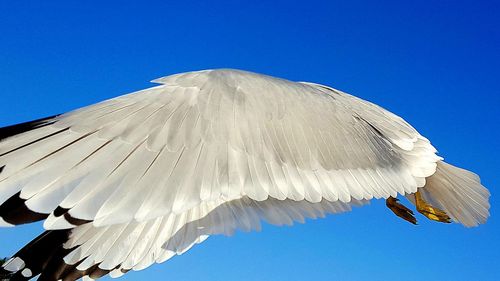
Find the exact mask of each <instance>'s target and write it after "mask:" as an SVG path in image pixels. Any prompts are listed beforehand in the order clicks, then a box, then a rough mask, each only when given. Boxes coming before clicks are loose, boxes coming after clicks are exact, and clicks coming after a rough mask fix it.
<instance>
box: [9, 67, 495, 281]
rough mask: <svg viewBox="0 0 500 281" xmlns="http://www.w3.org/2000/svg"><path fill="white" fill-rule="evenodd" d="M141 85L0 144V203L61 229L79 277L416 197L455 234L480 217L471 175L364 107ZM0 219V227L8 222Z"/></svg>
mask: <svg viewBox="0 0 500 281" xmlns="http://www.w3.org/2000/svg"><path fill="white" fill-rule="evenodd" d="M153 82H156V83H160V84H161V85H159V86H156V87H153V88H149V89H145V90H142V91H139V92H136V93H132V94H128V95H124V96H121V97H117V98H114V99H111V100H108V101H104V102H101V103H99V104H95V105H91V106H88V107H84V108H82V109H78V110H76V111H73V112H69V113H66V114H63V115H60V116H57V117H54V118H52V119H48V120H44V121H43V122H42V123H40V124H37V126H35V127H34V128H31V129H30V130H27V131H23V132H21V133H18V134H10V135H9V136H8V137H7V138H5V139H3V140H1V142H0V167H3V170H2V171H1V173H0V204H4V205H5V206H7V205H8V206H11V205H12V204H11V203H10V204H6V203H5V202H10V201H9V198H14V197H16V195H17V197H16V198H18V201H19V200H20V202H22V203H24V204H25V205H26V206H27V208H28V209H29V210H30V211H32V212H35V213H41V214H45V216H47V215H48V217H47V218H46V220H45V222H44V227H45V228H46V229H48V230H57V229H72V230H71V231H70V236H69V240H68V239H66V240H68V241H64V243H65V244H64V248H66V249H72V251H69V252H67V253H66V252H65V253H64V254H65V257H64V261H65V262H66V263H67V264H69V265H77V267H76V270H79V271H81V272H84V271H85V270H87V269H89V268H91V267H92V266H94V267H95V266H96V265H98V267H99V268H101V269H103V270H109V271H111V273H110V274H111V275H112V276H119V275H121V274H123V273H124V272H126V271H127V270H130V269H136V270H137V269H142V268H145V267H147V266H149V265H150V264H151V263H153V262H163V261H165V260H166V259H168V258H170V257H171V256H173V255H175V254H181V253H183V252H185V251H186V250H187V249H189V248H190V247H191V246H192V245H193V244H196V243H200V242H202V241H203V240H204V239H205V238H206V237H208V235H213V234H221V233H223V234H231V233H233V232H234V231H235V230H236V229H242V230H247V231H249V230H252V229H257V228H259V225H260V220H262V219H264V220H266V221H268V222H270V223H273V224H278V225H281V224H291V223H292V222H293V221H303V220H304V218H315V217H318V216H324V215H325V214H328V213H337V212H341V211H347V210H349V209H350V208H351V205H353V204H354V205H361V204H363V203H365V202H367V201H368V200H370V199H372V198H388V197H391V196H392V197H396V196H397V195H398V194H401V195H409V197H411V195H410V194H412V193H415V192H416V191H417V189H419V190H421V191H422V193H423V196H424V197H425V198H426V199H427V200H429V201H430V202H433V203H435V204H436V205H437V206H439V207H440V208H442V209H443V210H444V211H446V212H447V213H448V214H449V215H450V217H451V218H452V219H454V220H455V221H457V222H460V223H462V224H464V225H466V226H474V225H477V224H478V223H483V222H485V220H486V219H487V217H488V215H489V213H488V209H489V203H488V197H489V193H488V191H487V190H486V189H485V188H484V187H483V186H481V184H480V182H479V178H478V177H477V176H475V175H473V174H472V173H470V172H467V171H465V170H461V169H458V168H455V167H453V166H451V165H448V164H446V163H444V162H442V158H440V157H439V156H437V155H436V154H435V153H436V150H435V149H434V147H433V146H432V145H431V144H430V142H429V141H428V140H427V139H426V138H425V137H423V136H421V135H420V134H419V133H418V132H417V131H416V130H415V129H414V128H413V127H411V126H410V125H409V124H408V123H406V122H405V121H404V120H403V119H401V118H400V117H398V116H396V115H394V114H392V113H390V112H388V111H386V110H384V109H383V108H381V107H379V106H377V105H374V104H372V103H370V102H367V101H364V100H361V99H358V98H356V97H354V96H351V95H348V94H346V93H343V92H341V91H338V90H335V89H333V88H330V87H326V86H322V85H318V84H312V83H296V82H291V81H287V80H283V79H278V78H273V77H269V76H264V75H260V74H255V73H250V72H244V71H238V70H206V71H198V72H190V73H182V74H177V75H172V76H167V77H164V78H160V79H157V80H154V81H153ZM436 170H437V172H436ZM410 199H411V200H412V198H410ZM10 200H13V199H10ZM0 214H2V213H1V212H0ZM63 214H64V215H63ZM7 217H8V216H3V218H2V217H0V226H1V225H4V226H7V225H10V224H16V223H13V222H12V221H11V222H9V219H8V218H7ZM75 221H76V222H75ZM23 222H24V221H23ZM17 270H20V269H17ZM91 273H92V272H91V271H89V272H84V273H82V275H90V276H92V275H91ZM55 280H57V279H55Z"/></svg>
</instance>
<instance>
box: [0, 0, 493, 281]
mask: <svg viewBox="0 0 500 281" xmlns="http://www.w3.org/2000/svg"><path fill="white" fill-rule="evenodd" d="M48 2H49V1H2V3H1V4H0V126H5V125H9V124H13V123H19V122H23V121H27V120H31V119H35V118H40V117H44V116H49V115H54V114H57V113H61V112H65V111H68V110H71V109H75V108H78V107H81V106H84V105H88V104H91V103H94V102H97V101H100V100H103V99H106V98H111V97H114V96H117V95H120V94H124V93H127V92H131V91H134V90H138V89H142V88H145V87H149V86H151V84H150V83H148V81H150V80H151V79H154V78H157V77H159V76H163V75H168V74H172V73H177V72H184V71H190V70H200V69H208V68H221V67H224V68H226V67H227V68H240V69H245V70H250V71H256V72H261V73H266V74H270V75H274V76H279V77H283V78H287V79H291V80H300V81H311V82H318V83H323V84H327V85H331V86H333V87H335V88H338V89H341V90H344V91H346V92H349V93H351V94H354V95H357V96H359V97H362V98H364V99H367V100H370V101H373V102H375V103H377V104H379V105H381V106H383V107H385V108H387V109H389V110H391V111H393V112H395V113H396V114H398V115H401V116H402V117H404V118H405V119H406V120H407V121H409V122H410V123H411V124H413V125H414V126H415V127H416V128H417V129H418V130H419V131H420V132H421V133H422V134H423V135H425V136H427V137H428V138H429V139H431V141H432V142H433V144H434V145H435V146H436V147H437V148H438V150H439V152H440V154H441V155H442V156H444V157H445V158H446V159H447V161H449V162H451V163H453V164H456V165H459V166H462V167H464V168H468V169H471V170H473V171H475V172H477V173H478V174H480V175H481V177H482V180H483V183H484V184H485V185H486V186H487V187H488V188H489V189H490V191H491V192H492V198H491V203H492V209H491V213H492V217H491V219H490V220H489V221H488V223H487V224H486V225H483V226H481V227H479V228H474V229H466V228H464V227H462V226H460V225H457V224H452V225H444V224H438V223H431V222H429V221H427V220H425V218H423V217H422V216H420V215H419V216H418V219H419V220H420V225H418V226H413V225H410V224H409V223H407V222H405V221H402V220H400V219H398V218H396V217H395V216H394V215H393V214H392V213H391V212H390V211H389V210H388V209H386V208H385V205H384V202H383V201H374V202H373V204H371V205H370V206H367V207H364V208H358V209H355V210H354V211H353V212H351V213H347V214H342V215H334V216H330V217H328V218H327V219H323V220H316V221H308V222H307V223H306V224H304V225H301V224H298V225H295V226H293V227H284V228H278V227H273V226H269V225H266V226H265V227H264V229H263V231H262V232H260V233H237V234H236V235H235V236H234V237H231V238H227V237H219V236H217V237H211V238H209V239H208V240H207V241H206V242H204V243H203V244H201V245H198V246H196V247H194V248H193V249H192V250H190V251H189V252H188V253H187V254H185V255H182V256H180V257H175V258H173V259H172V260H170V261H169V262H167V263H164V264H161V265H155V266H152V267H150V268H148V269H147V270H144V271H140V272H133V273H129V274H127V275H125V276H124V277H123V278H122V280H177V281H182V280H186V281H187V280H203V281H212V280H214V281H215V280H217V281H220V280H239V281H246V280H275V281H279V280H286V281H292V280H341V281H344V280H347V281H350V280H353V281H354V280H498V278H499V277H498V276H499V275H500V267H499V266H498V265H499V264H500V238H499V237H500V219H499V218H498V216H497V215H498V213H499V212H498V211H499V210H500V209H499V205H498V204H499V202H498V200H497V198H498V197H497V196H496V194H497V191H498V190H499V189H498V188H499V186H500V176H499V168H500V160H499V159H500V157H499V156H500V130H499V121H500V118H499V117H500V113H499V112H500V109H499V108H500V83H499V80H500V71H499V69H500V52H499V51H500V20H499V18H500V17H499V14H500V5H499V2H498V1H477V0H476V1H400V0H398V1H315V0H308V1H297V2H293V1H290V0H288V1H255V0H254V1H226V2H222V1H203V2H205V3H202V2H199V3H194V2H193V3H189V4H188V3H186V2H188V1H50V3H48ZM104 2H106V3H104ZM171 2H172V3H176V4H171ZM270 2H273V3H272V4H271V3H270ZM40 231H41V228H40V225H39V224H35V225H30V226H23V227H20V228H17V229H0V256H8V255H11V254H12V253H14V252H15V251H16V250H17V249H18V248H20V247H21V246H22V245H23V244H25V243H26V242H28V241H29V240H31V239H32V238H34V237H35V236H36V235H37V234H38V232H40Z"/></svg>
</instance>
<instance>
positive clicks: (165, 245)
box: [6, 197, 365, 280]
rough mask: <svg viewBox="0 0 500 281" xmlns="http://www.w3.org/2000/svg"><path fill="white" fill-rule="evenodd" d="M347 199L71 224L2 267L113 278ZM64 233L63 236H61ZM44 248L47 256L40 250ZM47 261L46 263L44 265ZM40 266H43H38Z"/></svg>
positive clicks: (235, 204)
mask: <svg viewBox="0 0 500 281" xmlns="http://www.w3.org/2000/svg"><path fill="white" fill-rule="evenodd" d="M363 203H365V202H364V201H357V200H353V201H352V202H350V203H343V202H340V201H336V202H329V201H326V200H322V201H321V202H318V203H310V202H307V201H305V200H302V201H293V200H290V199H285V200H278V199H271V198H270V199H268V200H264V201H255V200H252V199H250V198H248V197H243V198H241V199H236V200H231V201H228V202H226V201H224V200H222V199H220V200H216V201H212V202H203V203H201V204H200V205H199V206H197V207H194V208H192V209H190V210H187V211H184V212H182V213H179V214H173V213H171V214H169V215H166V216H161V217H157V218H155V219H151V220H148V221H144V222H137V221H131V222H127V223H123V224H114V225H107V226H101V227H96V226H94V225H93V224H92V223H87V224H84V225H80V226H77V227H75V228H73V229H72V230H71V232H70V234H69V237H68V238H65V239H67V241H66V240H64V239H63V240H61V241H60V242H59V243H57V242H58V241H57V240H56V239H57V238H58V237H61V236H63V235H60V234H59V235H57V234H58V232H59V233H61V234H62V233H64V232H65V231H68V230H55V231H53V232H48V233H45V235H42V236H41V237H40V238H39V239H35V240H34V242H32V243H30V244H29V245H27V246H26V247H25V248H23V249H22V250H21V251H19V252H18V253H17V254H16V255H14V256H13V258H12V259H11V261H10V262H8V263H7V265H6V267H7V269H10V270H11V271H15V272H17V273H16V274H21V272H25V273H26V272H29V273H31V274H32V275H37V274H39V273H41V276H40V279H43V280H60V279H63V280H67V279H69V280H73V279H72V278H69V276H73V277H82V276H85V275H87V276H90V277H91V278H97V277H100V276H102V275H104V274H107V273H109V274H110V275H111V276H112V277H118V276H120V275H122V274H123V273H126V272H128V271H129V270H142V269H144V268H146V267H148V266H150V265H152V264H153V263H161V262H164V261H166V260H168V259H170V258H172V257H174V256H175V255H180V254H183V253H185V252H186V251H187V250H189V249H190V248H191V247H192V246H193V245H195V244H198V243H201V242H203V241H204V240H205V239H206V238H208V237H209V235H214V234H225V235H232V234H233V233H234V232H235V231H236V230H242V231H251V230H260V228H261V220H264V221H266V222H267V223H270V224H274V225H292V224H293V222H301V223H303V222H304V221H305V219H306V218H309V219H315V218H318V217H324V216H325V215H327V214H332V213H340V212H345V211H348V210H350V209H351V206H352V205H361V204H363ZM63 237H64V236H63ZM41 248H47V249H50V251H51V254H49V253H47V252H44V251H40V249H41ZM47 265H48V266H47ZM42 268H43V270H41V269H42Z"/></svg>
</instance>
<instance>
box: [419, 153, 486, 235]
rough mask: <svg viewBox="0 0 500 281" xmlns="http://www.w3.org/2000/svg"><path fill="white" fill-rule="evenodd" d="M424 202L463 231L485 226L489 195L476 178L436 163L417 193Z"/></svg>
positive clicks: (470, 174)
mask: <svg viewBox="0 0 500 281" xmlns="http://www.w3.org/2000/svg"><path fill="white" fill-rule="evenodd" d="M419 191H420V193H421V195H422V196H423V198H424V200H426V201H427V202H429V203H430V204H431V205H433V206H435V207H438V208H440V209H442V210H443V211H445V212H446V213H447V214H448V215H449V216H450V217H451V218H452V219H453V220H454V221H456V222H459V223H461V224H463V225H464V226H467V227H473V226H477V225H479V224H482V223H485V222H486V220H487V219H488V217H489V215H490V212H489V209H490V203H489V197H490V192H489V191H488V189H486V188H485V187H484V186H483V185H481V181H480V179H479V176H477V175H476V174H474V173H472V172H470V171H467V170H464V169H461V168H458V167H455V166H452V165H450V164H448V163H446V162H443V161H440V162H438V165H437V170H436V173H435V174H433V175H432V176H431V177H429V178H427V179H426V184H425V186H424V187H422V188H420V189H419Z"/></svg>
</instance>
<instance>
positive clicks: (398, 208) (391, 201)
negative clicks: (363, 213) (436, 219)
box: [385, 197, 417, 224]
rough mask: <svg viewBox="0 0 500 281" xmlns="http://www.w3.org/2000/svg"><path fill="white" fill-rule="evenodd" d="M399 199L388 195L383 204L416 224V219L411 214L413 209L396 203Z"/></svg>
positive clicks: (397, 214)
mask: <svg viewBox="0 0 500 281" xmlns="http://www.w3.org/2000/svg"><path fill="white" fill-rule="evenodd" d="M398 201H399V199H397V198H394V197H389V198H387V200H386V201H385V205H386V206H387V207H388V208H389V209H391V211H392V212H393V213H394V214H395V215H396V216H398V217H400V218H402V219H404V220H405V221H408V222H410V223H412V224H417V219H416V218H415V216H414V215H413V211H412V210H410V209H408V208H406V207H405V206H403V205H402V204H401V203H398Z"/></svg>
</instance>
